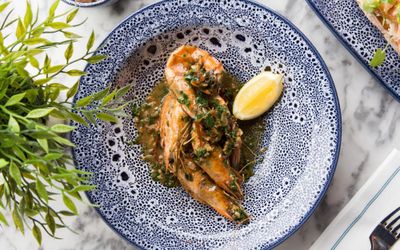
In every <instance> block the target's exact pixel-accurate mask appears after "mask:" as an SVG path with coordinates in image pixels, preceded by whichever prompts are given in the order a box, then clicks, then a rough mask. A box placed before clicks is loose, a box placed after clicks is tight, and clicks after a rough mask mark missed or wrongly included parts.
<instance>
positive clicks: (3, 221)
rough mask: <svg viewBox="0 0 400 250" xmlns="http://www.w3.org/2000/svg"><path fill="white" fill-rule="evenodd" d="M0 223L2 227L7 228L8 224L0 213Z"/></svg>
mask: <svg viewBox="0 0 400 250" xmlns="http://www.w3.org/2000/svg"><path fill="white" fill-rule="evenodd" d="M0 221H1V222H2V223H3V224H4V225H6V226H8V222H7V220H6V218H5V217H4V215H3V214H2V213H1V212H0Z"/></svg>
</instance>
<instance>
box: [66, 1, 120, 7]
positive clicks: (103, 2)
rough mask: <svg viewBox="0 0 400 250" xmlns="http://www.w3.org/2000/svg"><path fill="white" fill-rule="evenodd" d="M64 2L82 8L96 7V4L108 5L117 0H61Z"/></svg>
mask: <svg viewBox="0 0 400 250" xmlns="http://www.w3.org/2000/svg"><path fill="white" fill-rule="evenodd" d="M62 1H63V2H64V3H66V4H69V5H72V6H75V7H82V8H91V7H98V6H109V5H111V4H114V3H116V2H117V1H118V0H97V1H95V2H92V3H81V2H78V1H76V0H62Z"/></svg>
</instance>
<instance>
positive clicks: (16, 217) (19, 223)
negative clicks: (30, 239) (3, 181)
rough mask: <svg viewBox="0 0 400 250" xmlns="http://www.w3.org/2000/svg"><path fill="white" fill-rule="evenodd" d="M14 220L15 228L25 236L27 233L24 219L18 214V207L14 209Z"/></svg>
mask: <svg viewBox="0 0 400 250" xmlns="http://www.w3.org/2000/svg"><path fill="white" fill-rule="evenodd" d="M12 218H13V220H14V224H15V227H16V228H17V229H19V230H20V231H21V233H22V234H24V233H25V230H24V223H23V222H22V218H21V215H20V214H19V212H18V209H17V207H14V210H13V211H12Z"/></svg>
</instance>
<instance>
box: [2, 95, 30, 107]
mask: <svg viewBox="0 0 400 250" xmlns="http://www.w3.org/2000/svg"><path fill="white" fill-rule="evenodd" d="M25 95H26V93H25V92H23V93H19V94H16V95H13V96H11V97H10V99H8V101H7V102H6V104H5V105H4V106H6V107H7V106H13V105H15V104H17V103H19V102H20V101H21V100H22V99H23V98H24V97H25Z"/></svg>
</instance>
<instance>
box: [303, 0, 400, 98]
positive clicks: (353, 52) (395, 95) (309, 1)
mask: <svg viewBox="0 0 400 250" xmlns="http://www.w3.org/2000/svg"><path fill="white" fill-rule="evenodd" d="M306 2H307V4H308V6H310V8H311V9H312V10H313V12H314V14H316V15H317V16H318V18H319V19H320V20H321V22H322V23H323V24H324V25H325V26H326V27H327V28H328V29H329V31H330V32H331V33H332V34H333V35H334V36H335V37H336V39H337V40H339V42H340V43H341V44H342V46H343V47H344V48H345V49H346V50H347V51H348V52H350V54H351V55H352V56H353V57H354V58H355V59H356V60H357V61H358V63H360V64H361V66H363V68H364V69H365V70H366V71H367V72H368V73H369V74H370V75H371V76H373V77H374V78H375V80H377V81H378V83H379V84H380V85H381V86H382V87H383V88H384V89H386V90H387V91H388V92H389V93H390V95H391V96H392V97H393V98H394V99H395V100H396V101H398V102H400V93H399V94H398V93H396V92H395V91H394V90H392V89H391V88H390V87H389V86H388V84H386V82H385V81H384V80H383V79H382V77H381V76H380V75H378V74H377V73H376V72H374V71H373V70H372V69H371V67H370V66H369V65H367V64H366V63H365V62H364V61H363V59H364V58H362V57H361V55H360V54H358V53H357V51H356V50H355V49H354V48H353V47H352V46H351V45H350V44H349V43H348V42H347V41H346V40H345V39H344V38H343V37H341V36H340V35H339V32H338V31H337V30H336V29H335V27H333V25H331V24H330V22H328V20H326V18H325V16H324V15H323V14H322V13H321V12H320V11H319V9H318V8H317V6H316V5H315V3H314V1H313V0H306Z"/></svg>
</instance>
